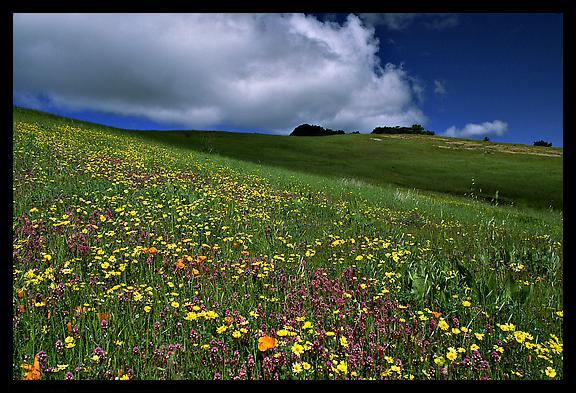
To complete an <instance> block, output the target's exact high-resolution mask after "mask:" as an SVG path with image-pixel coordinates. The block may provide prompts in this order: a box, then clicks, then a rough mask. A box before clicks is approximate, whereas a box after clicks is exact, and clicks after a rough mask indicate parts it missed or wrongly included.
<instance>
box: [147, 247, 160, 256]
mask: <svg viewBox="0 0 576 393" xmlns="http://www.w3.org/2000/svg"><path fill="white" fill-rule="evenodd" d="M148 252H149V253H150V254H152V255H156V254H157V253H158V250H157V249H156V247H150V248H149V249H148Z"/></svg>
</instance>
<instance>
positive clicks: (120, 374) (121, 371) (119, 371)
mask: <svg viewBox="0 0 576 393" xmlns="http://www.w3.org/2000/svg"><path fill="white" fill-rule="evenodd" d="M122 375H124V370H123V369H120V370H118V376H119V377H121V376H122Z"/></svg>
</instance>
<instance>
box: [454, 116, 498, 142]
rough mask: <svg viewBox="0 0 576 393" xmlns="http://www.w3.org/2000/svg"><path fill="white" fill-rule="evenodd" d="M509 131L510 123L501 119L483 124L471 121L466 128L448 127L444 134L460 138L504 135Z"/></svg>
mask: <svg viewBox="0 0 576 393" xmlns="http://www.w3.org/2000/svg"><path fill="white" fill-rule="evenodd" d="M506 131H508V123H505V122H503V121H500V120H494V121H492V122H490V121H487V122H484V123H482V124H473V123H469V124H466V125H465V126H464V128H462V129H459V128H456V127H455V126H452V127H450V128H448V129H447V130H446V131H445V133H444V135H446V136H451V137H458V138H467V137H475V136H485V135H503V134H505V133H506Z"/></svg>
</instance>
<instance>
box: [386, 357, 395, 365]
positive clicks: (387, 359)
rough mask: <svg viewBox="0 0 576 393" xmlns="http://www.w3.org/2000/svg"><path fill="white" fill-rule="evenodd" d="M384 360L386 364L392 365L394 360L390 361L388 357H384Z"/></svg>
mask: <svg viewBox="0 0 576 393" xmlns="http://www.w3.org/2000/svg"><path fill="white" fill-rule="evenodd" d="M384 360H386V362H388V363H389V364H392V363H394V359H392V358H391V357H390V356H384Z"/></svg>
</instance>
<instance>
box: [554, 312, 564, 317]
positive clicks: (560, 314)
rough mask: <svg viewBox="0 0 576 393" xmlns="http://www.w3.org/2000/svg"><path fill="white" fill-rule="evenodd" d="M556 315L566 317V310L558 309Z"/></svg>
mask: <svg viewBox="0 0 576 393" xmlns="http://www.w3.org/2000/svg"><path fill="white" fill-rule="evenodd" d="M556 315H558V316H559V317H560V318H564V311H556Z"/></svg>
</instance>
